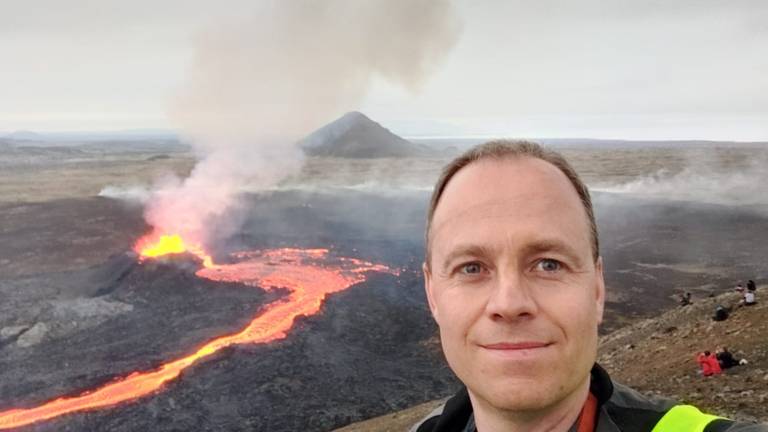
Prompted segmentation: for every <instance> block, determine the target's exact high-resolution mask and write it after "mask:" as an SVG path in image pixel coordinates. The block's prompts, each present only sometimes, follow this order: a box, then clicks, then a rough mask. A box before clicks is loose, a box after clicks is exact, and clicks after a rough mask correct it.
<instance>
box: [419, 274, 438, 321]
mask: <svg viewBox="0 0 768 432" xmlns="http://www.w3.org/2000/svg"><path fill="white" fill-rule="evenodd" d="M421 271H422V272H423V273H424V291H425V292H426V293H427V303H429V310H430V311H432V318H434V319H435V321H436V322H437V324H438V325H439V324H440V320H439V319H438V311H437V304H436V303H435V297H434V293H433V292H432V289H433V285H432V272H431V271H430V270H429V266H428V265H427V263H426V262H425V263H422V264H421Z"/></svg>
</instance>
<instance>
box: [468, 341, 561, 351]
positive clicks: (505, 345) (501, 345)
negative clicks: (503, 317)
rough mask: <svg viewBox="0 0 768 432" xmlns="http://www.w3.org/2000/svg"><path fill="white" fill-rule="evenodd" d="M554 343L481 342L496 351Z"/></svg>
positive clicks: (517, 349)
mask: <svg viewBox="0 0 768 432" xmlns="http://www.w3.org/2000/svg"><path fill="white" fill-rule="evenodd" d="M550 345H552V344H551V343H550V342H539V341H523V342H497V343H492V344H481V345H480V346H481V347H483V348H485V349H487V350H494V351H522V350H535V349H539V348H546V347H548V346H550Z"/></svg>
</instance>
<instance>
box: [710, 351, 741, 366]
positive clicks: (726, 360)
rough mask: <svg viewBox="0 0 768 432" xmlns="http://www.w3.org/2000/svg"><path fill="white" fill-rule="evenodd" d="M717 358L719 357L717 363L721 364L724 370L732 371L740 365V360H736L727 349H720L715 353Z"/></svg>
mask: <svg viewBox="0 0 768 432" xmlns="http://www.w3.org/2000/svg"><path fill="white" fill-rule="evenodd" d="M715 357H717V361H718V363H720V367H721V368H722V369H730V368H732V367H734V366H738V365H739V360H736V359H735V358H734V357H733V354H731V352H730V351H728V348H726V347H722V348H720V349H718V350H717V352H716V353H715Z"/></svg>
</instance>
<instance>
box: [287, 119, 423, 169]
mask: <svg viewBox="0 0 768 432" xmlns="http://www.w3.org/2000/svg"><path fill="white" fill-rule="evenodd" d="M300 145H301V147H302V148H303V149H304V152H305V153H306V154H307V155H309V156H325V157H339V158H354V159H359V158H385V157H394V158H404V157H413V156H429V155H433V154H434V153H435V152H434V151H433V150H431V149H430V148H429V147H427V146H425V145H423V144H415V143H412V142H410V141H408V140H406V139H403V138H401V137H399V136H397V135H395V134H394V133H392V132H391V131H390V130H389V129H386V128H384V127H383V126H381V125H380V124H378V123H376V122H375V121H373V120H371V119H370V118H368V117H367V116H366V115H365V114H363V113H360V112H357V111H352V112H348V113H346V114H344V115H343V116H341V117H340V118H338V119H336V120H334V121H333V122H331V123H329V124H327V125H325V126H323V127H321V128H320V129H318V130H316V131H314V132H312V133H311V134H310V135H309V136H307V137H306V138H304V140H302V142H301V143H300Z"/></svg>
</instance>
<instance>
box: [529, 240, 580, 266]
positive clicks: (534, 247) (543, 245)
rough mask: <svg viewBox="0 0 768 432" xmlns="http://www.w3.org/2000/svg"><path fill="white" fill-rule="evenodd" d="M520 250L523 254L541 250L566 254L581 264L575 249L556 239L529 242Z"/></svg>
mask: <svg viewBox="0 0 768 432" xmlns="http://www.w3.org/2000/svg"><path fill="white" fill-rule="evenodd" d="M522 252H523V254H524V255H535V254H538V253H542V252H556V253H560V254H563V255H566V256H567V257H569V258H571V259H573V260H575V261H576V262H577V263H579V264H581V262H582V261H583V260H582V258H581V257H580V255H579V253H578V252H577V251H576V249H574V248H573V247H571V246H570V245H569V244H568V243H565V242H563V241H561V240H558V239H541V240H536V241H533V242H530V243H528V244H526V245H525V246H523V250H522Z"/></svg>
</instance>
